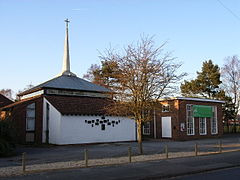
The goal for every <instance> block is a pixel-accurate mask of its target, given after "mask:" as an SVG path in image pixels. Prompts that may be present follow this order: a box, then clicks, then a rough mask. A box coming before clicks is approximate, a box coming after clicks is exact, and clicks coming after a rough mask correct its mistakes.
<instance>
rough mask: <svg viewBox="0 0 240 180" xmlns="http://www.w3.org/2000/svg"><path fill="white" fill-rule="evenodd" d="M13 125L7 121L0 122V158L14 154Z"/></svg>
mask: <svg viewBox="0 0 240 180" xmlns="http://www.w3.org/2000/svg"><path fill="white" fill-rule="evenodd" d="M14 135H15V133H14V128H13V123H12V122H11V121H9V120H4V121H0V157H6V156H12V155H14V154H15V144H14Z"/></svg>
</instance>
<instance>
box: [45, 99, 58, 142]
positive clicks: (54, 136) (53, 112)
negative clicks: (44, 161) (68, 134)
mask: <svg viewBox="0 0 240 180" xmlns="http://www.w3.org/2000/svg"><path fill="white" fill-rule="evenodd" d="M47 103H48V104H49V143H50V144H58V141H59V138H60V135H61V117H62V115H61V113H60V112H59V111H58V110H57V109H56V108H55V107H54V106H53V105H51V103H50V102H49V101H48V100H46V99H45V98H44V100H43V132H42V142H43V143H45V142H46V127H47V125H46V123H47V120H46V119H47V118H46V117H47Z"/></svg>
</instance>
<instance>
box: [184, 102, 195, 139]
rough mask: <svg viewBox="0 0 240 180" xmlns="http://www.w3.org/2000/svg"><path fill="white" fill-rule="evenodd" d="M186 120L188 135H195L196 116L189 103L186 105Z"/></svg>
mask: <svg viewBox="0 0 240 180" xmlns="http://www.w3.org/2000/svg"><path fill="white" fill-rule="evenodd" d="M186 121H187V123H186V124H187V135H194V134H195V132H194V118H193V108H192V105H190V104H187V106H186Z"/></svg>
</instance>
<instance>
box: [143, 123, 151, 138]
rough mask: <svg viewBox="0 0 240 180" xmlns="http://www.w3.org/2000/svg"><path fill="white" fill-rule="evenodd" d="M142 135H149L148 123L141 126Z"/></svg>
mask: <svg viewBox="0 0 240 180" xmlns="http://www.w3.org/2000/svg"><path fill="white" fill-rule="evenodd" d="M143 135H150V122H145V123H144V125H143Z"/></svg>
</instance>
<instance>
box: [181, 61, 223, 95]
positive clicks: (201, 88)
mask: <svg viewBox="0 0 240 180" xmlns="http://www.w3.org/2000/svg"><path fill="white" fill-rule="evenodd" d="M220 84H221V81H220V69H219V67H218V65H214V64H213V62H212V60H209V61H205V62H203V66H202V71H201V72H197V78H196V79H194V80H191V81H184V83H183V84H181V92H182V94H183V95H184V96H192V97H194V96H196V97H197V96H201V97H205V98H215V97H216V96H217V94H218V93H219V91H220V88H219V85H220Z"/></svg>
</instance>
